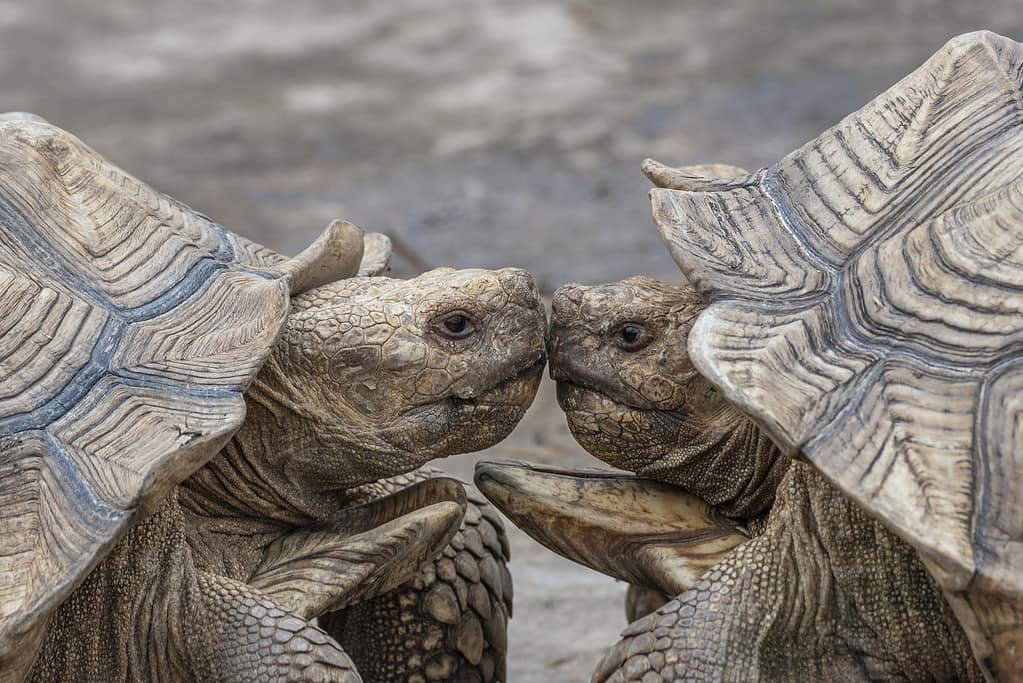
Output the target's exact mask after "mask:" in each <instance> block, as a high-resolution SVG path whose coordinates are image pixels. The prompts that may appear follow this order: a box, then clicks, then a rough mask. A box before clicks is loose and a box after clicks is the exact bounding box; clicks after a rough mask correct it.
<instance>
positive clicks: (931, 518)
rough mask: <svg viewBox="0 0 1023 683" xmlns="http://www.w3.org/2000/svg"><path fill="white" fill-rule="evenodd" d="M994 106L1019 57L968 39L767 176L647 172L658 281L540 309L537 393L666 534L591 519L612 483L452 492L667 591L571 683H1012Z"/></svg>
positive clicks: (1021, 407) (1009, 363)
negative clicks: (545, 348) (629, 475)
mask: <svg viewBox="0 0 1023 683" xmlns="http://www.w3.org/2000/svg"><path fill="white" fill-rule="evenodd" d="M1021 80H1023V46H1021V45H1020V44H1018V43H1016V42H1014V41H1011V40H1009V39H1006V38H1003V37H1001V36H997V35H995V34H992V33H989V32H980V33H972V34H967V35H963V36H960V37H957V38H954V39H953V40H951V41H950V42H949V43H948V44H946V45H945V46H944V47H943V48H942V49H941V50H940V51H939V52H937V53H936V54H935V55H934V56H932V57H931V58H930V59H929V60H928V61H927V62H926V63H924V64H923V65H922V66H921V67H920V68H919V69H917V70H916V71H914V72H913V73H911V74H910V75H909V76H907V77H906V78H905V79H903V80H902V81H900V82H899V83H898V84H896V85H895V86H893V87H892V88H890V89H889V90H888V91H886V92H884V93H882V94H881V95H879V96H878V97H877V98H876V99H875V100H873V101H872V102H871V103H870V104H868V105H866V106H865V107H864V108H862V109H861V110H859V111H858V112H856V113H854V114H852V115H850V116H849V117H847V118H846V119H844V120H843V121H841V122H840V123H839V124H837V125H836V126H835V127H833V128H831V129H829V130H827V131H825V132H824V133H822V134H821V135H820V136H819V137H817V138H816V139H815V140H813V141H812V142H810V143H808V144H807V145H805V146H804V147H802V148H800V149H799V150H797V151H795V152H793V153H791V154H789V155H788V156H786V157H785V158H784V159H782V160H781V161H780V162H779V163H777V164H775V165H774V166H771V167H768V168H766V169H762V170H759V171H757V172H755V173H746V172H744V171H742V170H741V169H738V168H732V169H728V168H723V169H722V168H718V169H707V168H704V167H688V168H678V169H674V168H670V167H666V166H664V165H661V164H658V163H656V162H652V161H648V162H645V164H644V170H645V172H646V173H647V175H648V176H649V177H650V178H651V180H652V181H653V182H654V184H655V185H656V186H657V189H654V190H653V191H652V192H651V201H652V205H653V214H654V221H655V223H656V224H657V227H658V228H659V230H660V232H661V235H662V237H663V238H664V240H665V242H666V244H667V246H668V248H669V250H670V252H671V254H672V256H673V257H674V259H675V261H676V262H677V263H678V265H679V267H680V268H681V270H682V272H683V275H684V279H685V282H684V284H682V285H680V286H675V285H669V284H667V283H659V282H656V281H653V280H651V279H649V278H633V279H629V280H626V281H623V282H621V283H616V284H614V285H605V286H598V287H592V288H585V287H567V288H563V289H562V290H560V291H559V292H558V294H557V295H556V296H555V300H554V315H553V318H552V331H551V345H552V346H551V373H552V376H553V377H555V379H559V380H560V383H559V399H560V402H561V405H562V407H563V408H564V409H565V410H566V414H567V416H568V419H569V423H570V426H571V427H572V430H573V433H574V434H575V435H576V437H577V439H578V440H579V441H580V443H581V444H582V445H583V446H584V447H586V448H587V449H588V450H590V451H591V452H593V453H594V454H596V455H597V456H598V457H602V458H604V459H606V460H608V461H609V462H611V463H612V464H615V465H618V466H621V467H624V468H626V469H629V470H633V471H635V472H638V473H640V474H641V475H643V476H644V477H651V478H656V479H659V480H661V481H667V482H670V483H673V484H676V485H679V486H681V487H682V488H683V489H685V491H686V494H681V493H680V494H678V495H679V496H680V500H683V501H685V502H687V503H688V504H690V506H691V508H690V511H689V512H688V513H685V514H684V515H682V516H685V517H686V519H685V520H684V521H685V523H684V524H683V523H681V522H679V521H678V520H675V521H674V522H673V527H671V528H675V527H678V528H679V529H680V530H679V531H678V533H676V534H675V536H674V537H672V535H671V533H668V532H669V531H671V529H662V530H661V531H662V533H661V534H660V535H657V534H651V533H650V531H651V528H652V527H656V526H657V523H656V522H657V519H656V518H653V519H651V518H650V515H647V519H645V520H644V522H643V525H642V526H640V527H638V529H639V532H640V533H637V534H633V535H631V536H630V535H629V530H628V526H629V525H628V524H627V523H623V524H621V525H619V526H618V527H615V526H614V525H613V523H612V522H611V521H608V520H607V519H606V512H605V511H606V510H607V509H608V508H612V506H611V505H610V504H609V503H607V502H606V501H607V500H608V499H609V497H610V496H615V498H614V501H615V503H616V504H617V506H618V507H619V508H624V509H625V511H626V513H627V514H629V515H631V517H632V518H636V517H638V516H639V515H637V514H636V513H635V510H634V508H635V507H636V505H634V504H633V503H632V502H631V500H630V499H629V498H628V497H627V496H626V495H625V494H623V493H622V491H623V489H624V490H632V489H633V488H636V487H639V488H641V489H642V488H643V487H644V486H645V484H644V483H643V482H641V481H637V480H625V479H613V477H614V476H615V475H612V474H607V473H605V474H603V475H601V477H594V476H593V475H590V476H588V477H581V478H580V477H573V476H570V475H569V474H566V473H552V472H548V471H543V470H541V469H538V468H529V467H527V466H524V465H498V464H486V465H481V467H480V469H479V470H478V472H477V481H478V482H479V483H480V485H481V487H482V488H483V490H484V493H486V494H487V495H489V496H490V497H492V499H494V500H495V501H497V502H498V503H499V506H500V507H504V508H506V509H509V510H510V511H511V512H512V515H511V516H512V518H513V520H515V521H516V522H517V523H520V522H521V523H523V524H525V525H526V528H527V530H531V531H532V533H534V534H535V535H537V536H538V537H539V538H541V540H545V541H547V542H548V543H550V544H552V545H554V546H555V547H556V548H557V549H558V550H559V551H561V552H563V553H564V554H566V555H568V556H570V557H573V558H574V559H577V560H580V561H583V562H587V563H589V564H590V565H591V566H595V567H597V568H598V569H602V570H604V571H608V572H609V573H612V574H614V575H617V576H620V577H621V578H625V579H628V580H631V581H632V582H633V583H645V584H646V585H647V586H649V587H652V588H659V589H661V590H662V591H665V592H671V593H681V595H679V596H678V597H677V598H676V599H674V600H671V601H670V602H668V604H666V605H664V606H662V607H660V608H658V609H656V610H655V611H654V612H652V613H651V614H648V615H647V616H645V617H643V618H642V619H640V620H639V621H637V622H635V623H634V624H632V625H631V626H630V627H629V628H628V629H627V630H626V631H625V632H624V639H623V640H622V642H620V643H619V644H618V645H617V646H615V648H613V649H612V650H611V651H610V652H609V653H608V655H607V657H606V658H605V660H604V661H603V662H602V663H601V664H600V665H599V667H598V671H597V673H596V674H595V676H594V680H596V681H603V680H610V681H626V680H643V681H648V680H662V679H663V680H674V679H681V678H684V679H687V680H688V679H700V680H704V679H708V680H716V679H742V680H745V679H763V680H772V679H789V678H797V679H799V678H802V679H805V678H807V677H810V678H816V679H823V680H833V679H834V680H843V679H852V680H866V679H874V678H881V677H897V678H900V679H908V680H951V679H955V680H959V679H965V680H970V679H972V680H983V679H984V678H995V679H997V680H1021V676H1023V552H1021V550H1023V503H1021V499H1020V494H1019V491H1020V490H1021V482H1023V427H1021V425H1023V404H1021V403H1020V400H1019V398H1018V397H1019V395H1020V392H1019V388H1020V387H1021V386H1023V209H1021V207H1023V181H1021V179H1020V176H1021V171H1023V126H1021V113H1023V100H1021V97H1020V89H1021V85H1023V84H1021ZM658 490H659V489H658ZM594 491H595V492H596V494H594V496H595V497H596V499H597V500H598V503H600V504H601V505H602V509H601V511H600V512H598V513H595V512H594V511H593V510H592V509H590V508H589V507H588V505H587V500H586V499H585V498H586V496H587V495H591V494H590V493H589V492H594ZM667 495H668V494H667V493H664V496H667ZM687 495H695V496H696V497H697V498H698V499H699V500H697V501H693V500H691V499H690V498H688V497H687ZM646 496H647V497H651V496H654V497H657V499H658V500H659V501H661V502H659V503H658V505H659V509H660V510H663V509H664V508H669V507H670V506H671V503H666V502H664V501H663V500H662V496H661V494H656V495H655V492H649V491H648V492H647V493H646ZM524 497H529V498H530V500H529V502H528V503H527V502H523V500H524ZM701 501H702V502H703V503H704V506H703V507H701V506H700V504H699V503H700V502H701ZM676 505H677V504H676ZM708 505H709V506H710V508H709V509H708V507H707V506H708ZM538 508H540V509H545V510H547V512H548V514H550V512H551V510H552V509H553V510H554V511H555V512H556V513H560V515H559V516H560V517H562V518H566V517H567V518H568V519H570V520H571V522H570V523H567V524H566V523H565V522H564V520H563V519H561V520H557V521H551V520H550V518H549V517H548V519H547V520H544V519H543V517H542V515H541V514H538V512H537V509H538ZM641 509H643V510H647V509H655V508H653V507H652V506H651V504H650V503H648V502H646V503H642V508H641ZM602 513H603V514H602ZM659 514H662V515H663V514H664V513H663V512H661V513H659ZM701 529H702V530H703V531H702V533H703V534H704V535H702V536H701V531H700V530H701ZM615 534H617V535H615ZM746 535H751V536H753V538H752V540H750V541H744V540H743V539H742V537H743V536H746ZM568 536H574V537H573V538H567V537H568ZM608 538H610V539H612V540H613V542H607V540H606V539H608ZM597 539H599V540H600V541H602V542H604V544H606V546H607V547H609V548H611V549H612V550H613V551H615V554H614V556H612V557H607V556H606V555H605V553H604V546H603V545H602V544H601V543H598V541H597ZM730 543H731V544H734V549H730V548H729V547H728V546H729V544H730ZM581 548H585V549H587V551H588V552H584V551H583V550H581ZM608 554H610V553H608ZM594 555H597V556H598V557H593V556H594ZM715 558H721V559H720V560H719V561H718V562H717V563H716V564H714V559H715ZM707 564H711V565H712V566H711V567H710V569H707V570H706V571H704V568H705V567H706V566H707ZM687 569H688V570H691V571H686V570H687ZM693 574H701V575H700V577H699V578H698V579H696V580H695V582H694V580H693V578H694V577H693ZM687 589H688V590H687ZM640 597H642V595H640ZM640 604H643V605H645V606H650V605H651V601H650V600H649V599H645V600H637V601H636V602H634V603H633V606H634V607H636V608H640V607H639V606H640Z"/></svg>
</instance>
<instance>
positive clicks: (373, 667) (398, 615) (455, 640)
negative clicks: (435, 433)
mask: <svg viewBox="0 0 1023 683" xmlns="http://www.w3.org/2000/svg"><path fill="white" fill-rule="evenodd" d="M440 474H441V473H440V472H439V471H438V470H435V469H433V468H429V467H424V468H421V469H420V470H417V471H415V472H412V473H410V474H406V475H402V476H399V477H393V478H391V479H387V480H381V481H379V482H376V483H375V484H373V485H371V486H368V487H366V488H365V491H364V494H365V495H367V496H370V497H372V496H379V495H383V494H385V493H387V492H390V491H394V490H397V489H401V488H402V487H406V486H409V485H411V484H412V483H413V482H423V481H431V480H432V481H435V480H436V479H435V478H436V477H438V476H439V475H440ZM465 492H466V497H467V499H468V503H467V506H466V511H465V517H464V519H463V520H462V524H461V527H460V528H459V529H458V531H457V532H456V533H455V535H454V537H453V538H452V539H451V541H450V543H448V545H447V547H446V548H444V550H443V552H442V553H441V554H440V555H439V556H438V557H437V558H436V559H435V560H434V561H433V562H432V563H430V564H427V565H426V566H425V567H423V568H422V569H421V570H420V571H419V573H418V574H417V575H416V576H415V577H414V578H413V579H412V580H411V581H409V582H407V583H405V584H404V585H402V586H400V587H398V588H397V589H395V590H393V591H391V592H389V593H386V594H384V595H381V596H379V597H376V598H374V599H372V600H368V601H366V602H363V603H360V604H358V605H354V606H352V607H349V608H347V609H345V610H341V611H338V612H333V613H331V614H328V615H326V616H324V617H323V618H321V619H320V622H319V623H320V624H321V625H322V626H323V628H324V629H325V630H326V631H327V632H328V633H330V634H331V635H332V636H334V637H335V638H337V640H338V641H339V642H340V643H341V644H342V645H343V646H344V648H345V650H346V651H347V652H349V653H350V654H351V656H352V659H353V660H354V661H355V662H356V664H357V665H358V667H359V670H360V671H361V672H362V674H363V675H364V676H365V677H366V679H367V680H370V681H373V682H374V683H383V682H390V681H395V682H397V681H402V682H404V681H411V682H413V683H414V682H416V681H418V682H420V683H423V682H425V681H436V680H449V681H476V682H482V683H490V682H491V681H506V680H507V678H506V676H505V658H506V654H507V629H508V619H509V618H510V617H511V608H512V582H511V575H510V574H509V573H508V569H507V562H508V557H509V552H508V541H507V539H506V537H505V533H504V525H503V524H502V522H501V519H500V516H499V515H498V513H497V510H496V509H495V508H494V507H493V506H492V505H490V504H489V503H487V501H486V499H485V498H483V496H481V495H480V493H479V492H478V491H476V490H475V489H474V488H472V487H471V486H468V485H466V486H465Z"/></svg>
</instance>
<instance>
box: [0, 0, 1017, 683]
mask: <svg viewBox="0 0 1023 683" xmlns="http://www.w3.org/2000/svg"><path fill="white" fill-rule="evenodd" d="M1020 9H1021V7H1020V3H1019V0H995V1H992V2H977V3H968V2H960V1H953V2H940V1H939V0H847V1H845V2H837V1H835V0H832V1H828V2H813V3H810V2H804V3H796V2H786V1H785V0H758V1H757V2H742V1H741V0H692V1H689V2H685V3H682V2H670V1H669V0H634V1H632V2H628V3H626V2H615V1H613V0H575V1H569V0H566V1H564V2H541V1H537V0H445V1H444V2H437V1H436V0H388V1H387V2H373V1H370V0H365V1H351V0H343V1H338V0H288V2H275V1H274V0H248V1H245V2H228V1H225V0H220V1H214V0H176V1H175V2H161V3H156V2H139V1H137V0H105V1H103V2H88V3H87V2H72V1H71V0H33V2H31V3H28V2H0V109H2V110H28V111H33V112H36V113H38V114H41V115H42V116H44V117H46V118H47V119H49V120H51V121H53V122H54V123H56V124H58V125H60V126H62V127H65V128H68V129H70V130H72V131H74V132H76V133H77V134H78V135H80V136H81V137H82V138H84V139H85V140H86V141H87V142H88V143H90V144H91V145H93V146H94V147H96V148H97V149H99V150H100V151H101V152H103V153H104V154H106V155H107V156H108V157H109V158H111V159H112V160H113V161H115V162H116V163H118V164H120V165H121V166H123V167H124V168H125V169H127V170H129V171H130V172H131V173H134V174H136V175H138V176H140V177H141V178H143V179H145V180H146V181H148V182H150V183H151V184H152V185H154V186H155V187H156V188H158V189H160V190H162V191H164V192H167V193H169V194H172V195H174V196H175V197H177V198H179V199H181V200H183V201H185V202H186V203H188V204H190V205H192V206H194V207H195V208H197V209H199V210H201V211H203V212H205V213H208V214H209V215H211V216H214V217H215V218H216V219H217V220H218V221H220V222H221V223H223V224H224V225H225V226H227V227H229V228H230V229H232V230H235V231H237V232H240V233H243V234H246V235H248V236H250V237H253V238H255V239H257V240H259V241H261V242H264V243H266V244H267V245H269V246H272V247H274V248H277V249H279V250H282V251H284V252H288V253H295V252H297V251H298V250H300V249H301V248H302V247H303V246H305V245H306V244H307V243H308V242H309V241H310V240H311V239H313V237H314V236H315V235H316V234H317V233H318V232H319V231H320V230H321V229H322V227H323V226H325V225H326V224H327V223H328V222H329V221H330V220H331V219H332V218H335V217H345V218H347V219H349V220H352V221H354V222H356V223H358V224H360V225H362V226H364V227H365V228H367V229H371V230H377V231H383V232H387V233H389V234H391V235H392V236H393V237H394V240H395V245H396V253H397V258H396V259H395V266H396V269H397V271H398V272H399V273H401V274H408V273H412V272H414V271H417V270H421V269H425V268H430V267H435V266H440V265H451V266H457V267H464V266H485V267H488V266H503V265H518V266H523V267H525V268H528V269H529V270H531V271H532V272H533V273H535V275H536V276H537V279H538V282H539V283H540V285H541V287H542V288H543V289H544V291H545V292H546V293H548V294H549V293H550V292H551V291H552V290H553V289H554V288H555V287H557V286H558V285H559V284H562V283H564V282H568V281H577V280H581V281H606V280H612V279H617V278H619V277H622V276H625V275H627V274H632V273H648V274H651V275H660V276H664V277H675V269H674V266H673V265H672V263H671V261H670V260H669V258H668V256H667V254H666V252H665V251H664V250H663V248H662V246H661V244H660V243H659V239H658V237H657V235H656V233H655V231H654V229H653V227H652V225H651V221H650V216H649V209H648V205H647V200H646V187H647V184H646V182H645V180H644V179H643V177H642V175H641V174H640V173H639V163H640V161H641V159H642V158H644V157H646V156H655V157H657V158H659V159H661V160H662V161H665V162H667V163H678V164H682V163H700V162H709V161H720V162H729V163H734V164H739V165H743V166H746V167H747V168H756V167H758V166H761V165H764V164H767V163H770V162H772V161H773V160H775V159H777V158H778V157H779V156H780V155H782V154H784V153H785V152H787V151H789V150H790V149H792V148H794V147H796V146H798V145H799V144H801V143H802V142H804V141H806V140H808V139H810V138H811V137H813V136H814V135H815V134H816V133H817V132H819V131H820V130H821V129H823V128H825V127H826V126H828V125H829V124H831V123H834V122H835V121H837V120H838V119H840V118H841V117H842V116H844V115H845V114H847V113H849V112H851V111H853V110H854V109H856V108H858V107H859V106H861V105H862V104H864V103H865V102H867V101H868V100H869V99H870V97H871V96H872V95H874V94H875V93H877V92H878V91H880V90H882V89H884V88H885V87H887V86H888V85H889V84H891V83H892V82H894V81H895V80H897V79H898V78H899V77H900V76H902V75H903V74H905V73H907V72H908V71H909V70H911V69H912V68H914V67H915V66H916V65H918V64H919V63H920V62H922V61H923V60H924V59H925V58H926V57H927V56H928V55H930V54H931V53H932V52H933V51H935V50H936V49H937V48H939V47H940V46H941V44H942V43H943V42H944V41H945V40H947V39H948V38H949V37H951V36H953V35H955V34H958V33H962V32H965V31H968V30H974V29H979V28H990V29H993V30H995V31H998V32H999V33H1002V34H1005V35H1007V36H1010V37H1013V38H1016V39H1017V40H1018V39H1020V38H1023V12H1021V11H1020ZM484 455H485V456H486V457H491V458H493V457H513V458H520V459H528V460H536V461H543V462H548V463H560V464H564V465H574V464H585V465H594V464H596V463H595V462H594V461H593V460H592V459H591V458H589V457H588V456H587V455H586V454H585V453H584V452H582V451H581V450H580V449H579V448H578V447H577V446H576V445H575V444H574V442H573V441H572V439H571V437H570V435H569V434H568V432H567V430H566V428H565V425H564V421H563V419H562V418H561V415H560V413H559V411H558V409H557V405H556V402H555V401H554V398H553V392H552V391H551V387H550V386H549V384H548V385H545V386H544V387H543V388H542V391H541V394H540V395H539V396H538V398H537V401H536V404H535V406H534V409H533V410H532V411H531V413H530V414H529V415H528V416H527V418H526V419H525V420H524V421H523V423H522V424H521V425H520V427H519V428H518V430H517V431H516V432H515V433H514V434H513V435H512V437H510V438H509V439H508V440H507V441H506V442H505V443H503V444H501V445H500V446H498V447H496V448H494V449H491V450H490V451H488V452H487V453H485V454H484ZM477 457H478V456H476V455H473V456H463V457H459V458H455V459H452V460H451V461H449V462H448V463H447V466H448V467H450V468H451V469H452V471H455V472H458V473H461V474H463V475H469V474H470V473H471V469H472V463H473V462H474V461H475V460H476V458H477ZM512 546H513V556H514V559H513V566H512V569H513V573H514V576H515V581H516V606H515V617H514V619H513V621H512V624H511V635H510V638H511V656H510V664H509V679H510V681H512V682H513V683H541V682H543V683H561V682H569V681H573V682H574V681H583V680H587V679H588V677H589V674H590V672H591V671H592V669H593V666H594V664H595V663H596V661H597V659H598V658H599V656H600V653H601V651H602V650H603V648H605V647H607V646H609V645H610V644H612V643H613V642H614V641H615V640H616V635H617V633H618V631H619V630H620V629H621V628H622V627H623V626H624V617H623V611H622V595H623V593H624V588H623V587H622V586H621V585H615V583H614V582H613V581H611V580H610V579H607V578H605V577H601V576H597V575H596V574H594V573H592V572H589V571H587V570H584V569H582V568H580V567H577V566H575V565H573V564H571V563H569V562H567V561H564V560H561V559H559V558H557V557H555V556H553V555H552V554H550V553H548V552H546V551H545V550H543V549H542V548H541V547H540V546H538V545H536V544H535V543H533V542H532V541H531V540H529V539H528V538H526V537H525V536H524V535H522V534H521V533H517V532H513V533H512Z"/></svg>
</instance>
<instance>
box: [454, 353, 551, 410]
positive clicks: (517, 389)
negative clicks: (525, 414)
mask: <svg viewBox="0 0 1023 683" xmlns="http://www.w3.org/2000/svg"><path fill="white" fill-rule="evenodd" d="M546 364H547V358H546V357H545V356H543V355H541V356H540V357H539V358H537V359H536V360H534V361H533V362H532V363H530V364H529V365H527V366H526V367H524V368H523V369H521V370H519V371H518V372H516V373H515V374H514V375H512V376H511V377H508V378H506V379H503V380H501V381H499V382H497V383H496V384H494V385H493V386H492V387H490V388H489V389H485V390H484V391H482V392H480V393H479V394H478V395H477V396H468V397H465V398H462V397H460V396H450V397H448V400H450V401H451V402H452V403H453V405H455V406H458V405H465V406H471V407H481V406H494V407H497V406H501V407H504V406H519V407H521V408H523V409H526V408H528V407H529V406H530V405H532V403H533V398H534V397H535V396H536V391H537V389H538V388H539V387H540V379H541V378H542V377H543V369H544V366H545V365H546Z"/></svg>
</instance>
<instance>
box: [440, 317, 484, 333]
mask: <svg viewBox="0 0 1023 683" xmlns="http://www.w3.org/2000/svg"><path fill="white" fill-rule="evenodd" d="M437 328H438V330H439V331H440V333H441V334H443V335H444V336H445V337H450V338H451V339H464V338H466V337H468V336H469V335H470V334H472V333H473V332H475V331H476V326H475V325H473V324H472V320H470V319H469V316H467V315H466V314H465V313H452V314H451V315H449V316H447V317H446V318H444V319H442V320H441V321H440V324H439V325H438V326H437Z"/></svg>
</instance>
